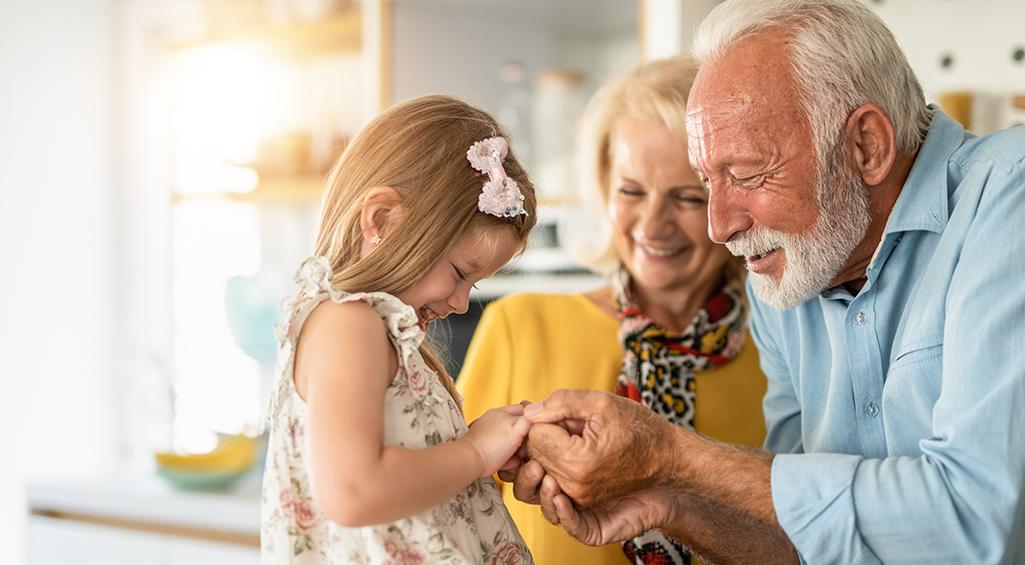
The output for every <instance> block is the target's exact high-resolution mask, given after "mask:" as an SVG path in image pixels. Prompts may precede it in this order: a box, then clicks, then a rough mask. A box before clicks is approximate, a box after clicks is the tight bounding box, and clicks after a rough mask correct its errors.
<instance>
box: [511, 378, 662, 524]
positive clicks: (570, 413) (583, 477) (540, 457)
mask: <svg viewBox="0 0 1025 565" xmlns="http://www.w3.org/2000/svg"><path fill="white" fill-rule="evenodd" d="M524 416H525V417H526V418H527V419H528V420H529V421H530V422H531V423H532V424H533V426H532V427H531V429H530V435H529V438H530V440H529V443H528V445H529V446H530V456H531V458H532V459H535V460H537V461H538V462H539V463H540V464H541V466H542V467H544V469H545V471H546V473H547V474H548V475H550V476H552V478H554V479H555V481H556V482H557V484H558V485H559V487H560V488H561V490H562V491H563V492H564V493H566V494H567V495H569V497H570V498H572V499H573V500H574V501H576V503H577V504H578V505H579V506H581V507H584V508H587V507H591V506H594V505H596V504H599V503H601V502H604V501H606V500H609V499H612V498H618V497H621V496H623V495H625V494H627V493H631V492H634V491H637V490H639V489H643V488H647V487H651V486H656V484H657V483H658V482H659V481H661V480H664V479H666V478H668V471H669V470H668V469H667V468H664V462H665V461H666V460H668V459H669V458H668V457H666V455H667V454H666V453H665V452H666V450H667V449H670V448H671V447H672V445H673V443H672V440H673V438H672V434H673V433H674V430H673V427H672V424H669V423H668V422H667V421H666V420H664V419H662V418H660V417H659V416H658V415H656V414H655V413H654V412H652V411H651V410H648V409H647V408H645V407H643V406H642V405H640V404H639V403H637V402H634V401H632V400H629V399H627V398H623V397H621V396H616V395H614V394H611V393H607V392H599V391H584V390H559V391H555V392H554V393H552V394H551V395H550V396H549V397H548V398H547V399H545V400H544V402H540V403H537V404H533V405H531V406H529V407H527V408H526V409H525V412H524Z"/></svg>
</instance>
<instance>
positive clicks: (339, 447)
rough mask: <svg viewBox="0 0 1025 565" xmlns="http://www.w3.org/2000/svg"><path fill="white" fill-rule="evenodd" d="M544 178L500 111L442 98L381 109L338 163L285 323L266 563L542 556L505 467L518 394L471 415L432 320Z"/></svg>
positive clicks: (515, 240)
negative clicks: (534, 171) (440, 351)
mask: <svg viewBox="0 0 1025 565" xmlns="http://www.w3.org/2000/svg"><path fill="white" fill-rule="evenodd" d="M535 217H536V216H535V197H534V191H533V186H532V185H531V183H530V180H529V179H528V178H527V175H526V173H525V172H524V171H523V169H522V167H521V166H520V164H519V163H518V162H517V161H516V159H515V158H514V157H513V155H512V154H511V153H510V152H509V151H508V147H507V145H506V140H505V138H504V137H503V133H502V131H501V128H500V127H499V126H498V124H496V123H495V121H494V119H492V118H491V117H490V116H489V115H487V114H486V113H484V112H482V111H480V110H477V109H475V108H472V107H470V106H468V105H466V104H465V103H463V102H460V101H458V100H455V99H453V98H449V97H444V96H428V97H423V98H418V99H415V100H412V101H409V102H406V103H404V104H400V105H398V106H395V107H394V108H392V109H390V110H388V111H387V112H385V113H384V114H382V115H381V116H379V117H378V118H376V119H375V120H373V121H372V122H371V123H370V124H369V125H368V126H367V127H366V128H365V129H364V130H363V131H362V132H361V133H360V134H359V135H358V136H357V137H356V138H355V139H354V140H353V141H352V143H351V144H350V145H349V147H348V148H347V149H346V151H345V153H344V154H343V155H342V157H341V159H340V160H339V162H338V163H337V165H336V166H335V169H334V171H333V172H332V174H331V177H330V180H329V189H328V193H327V195H326V197H325V199H324V206H323V212H322V214H321V220H320V229H319V234H318V236H317V243H316V251H315V255H314V257H312V258H310V259H308V260H306V261H305V262H304V263H303V265H302V267H301V268H300V270H299V272H298V273H297V275H296V282H297V283H298V285H299V292H298V294H297V296H296V297H295V298H293V299H291V300H289V301H287V302H286V306H285V307H286V309H287V310H288V321H287V323H286V324H285V326H284V328H282V329H279V342H280V347H279V351H278V379H279V382H278V385H277V388H276V391H275V392H274V394H273V398H272V400H271V414H270V421H271V434H270V444H269V452H268V454H267V468H266V473H265V476H264V483H263V499H262V514H263V516H262V536H261V537H262V546H263V562H264V563H265V564H266V563H275V564H276V563H396V564H397V563H452V564H455V563H485V562H487V563H510V564H511V563H521V562H523V563H531V562H532V559H531V556H530V553H529V552H528V550H527V548H526V546H525V545H524V543H523V540H522V538H521V537H520V534H519V532H518V531H517V530H516V527H515V525H514V524H513V522H512V519H511V518H510V517H509V514H508V512H507V511H506V509H505V506H504V505H503V504H502V498H501V496H500V494H499V492H498V489H497V486H496V485H495V483H494V481H493V480H492V479H491V478H490V476H491V475H492V474H493V473H495V472H496V471H497V470H498V469H500V468H502V467H503V465H505V464H506V463H507V462H508V463H512V459H513V458H514V457H515V453H516V451H517V450H518V448H519V447H520V446H521V444H522V442H523V439H524V437H525V436H526V433H527V431H528V428H529V424H528V423H527V422H526V420H525V419H523V418H522V410H523V409H522V407H521V406H519V405H514V406H507V407H503V408H496V409H493V410H491V411H489V412H488V413H486V414H485V415H483V416H482V417H481V418H479V419H478V420H476V421H475V422H474V423H473V425H472V426H470V427H469V428H468V427H467V425H466V423H465V421H464V420H463V417H462V413H461V412H460V406H459V403H460V399H459V396H458V394H457V393H456V392H455V389H454V386H453V384H452V380H451V379H450V378H449V376H448V374H447V373H446V372H445V369H444V367H443V366H442V364H441V363H440V362H439V360H438V357H437V356H436V355H435V354H434V353H433V352H432V351H431V350H430V349H429V348H428V347H427V346H426V345H425V344H424V343H423V342H424V335H425V330H426V328H427V325H428V324H429V323H430V322H431V321H432V320H435V319H437V318H444V317H445V316H447V315H448V314H450V313H452V312H459V313H462V312H465V311H466V309H467V305H468V300H469V293H470V289H471V287H473V285H474V284H475V283H476V282H477V281H479V280H481V279H483V278H485V277H487V276H489V275H491V274H493V273H494V272H495V271H496V270H498V268H499V267H500V266H502V265H503V264H505V263H506V262H507V261H508V260H509V259H510V258H511V257H512V256H513V255H514V254H515V253H517V252H519V251H520V250H522V248H523V247H524V245H525V244H526V240H527V234H528V232H529V231H530V229H531V227H533V224H534V218H535Z"/></svg>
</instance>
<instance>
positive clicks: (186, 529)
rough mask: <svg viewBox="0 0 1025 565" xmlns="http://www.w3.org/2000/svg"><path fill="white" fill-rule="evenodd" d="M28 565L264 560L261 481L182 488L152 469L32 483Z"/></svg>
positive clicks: (250, 563) (233, 564)
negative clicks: (226, 488) (225, 488)
mask: <svg viewBox="0 0 1025 565" xmlns="http://www.w3.org/2000/svg"><path fill="white" fill-rule="evenodd" d="M28 494H29V497H28V498H29V516H28V528H27V535H26V538H27V539H26V542H27V551H26V556H27V565H150V564H152V565H215V564H216V565H257V564H258V563H259V562H260V548H259V531H260V526H259V524H260V504H259V495H258V493H257V491H256V489H255V488H254V483H253V482H250V483H249V484H248V485H243V486H242V489H241V490H240V491H236V492H229V493H197V492H182V491H177V490H174V489H171V488H170V487H168V486H167V485H166V484H163V483H162V482H160V481H159V480H158V479H157V478H156V477H153V476H148V475H138V476H117V477H113V476H112V477H97V478H95V479H92V480H87V481H77V482H74V483H37V484H33V485H30V486H29V489H28Z"/></svg>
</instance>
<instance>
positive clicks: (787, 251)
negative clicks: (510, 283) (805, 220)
mask: <svg viewBox="0 0 1025 565" xmlns="http://www.w3.org/2000/svg"><path fill="white" fill-rule="evenodd" d="M837 164H838V166H839V170H837V171H836V172H834V173H832V174H830V175H828V176H827V178H825V179H822V178H821V176H820V181H819V185H818V187H817V188H816V194H818V195H819V201H820V203H819V216H818V218H816V221H815V224H814V225H813V226H812V227H811V229H810V230H808V231H806V232H804V233H798V234H788V233H783V232H780V231H777V230H773V229H769V228H760V229H758V230H757V231H749V232H747V233H745V234H743V236H741V237H739V238H737V239H736V240H734V241H730V242H728V243H726V247H727V248H729V250H730V252H731V253H733V254H734V255H737V256H744V257H747V256H751V255H762V254H764V253H767V252H769V251H771V250H773V249H780V250H781V251H782V252H783V258H784V266H783V276H782V277H781V278H780V279H778V280H776V279H773V278H772V277H770V276H768V275H763V274H759V273H750V277H751V286H752V287H754V290H755V293H757V294H758V297H759V298H760V299H761V300H762V301H763V302H765V303H766V304H768V305H769V306H771V307H773V308H776V309H777V310H787V309H790V308H794V307H796V306H798V305H800V304H802V303H804V302H805V301H807V300H808V299H810V298H812V297H814V296H816V295H817V294H819V293H821V292H822V291H823V290H825V289H827V288H828V287H829V282H830V281H832V280H833V279H834V278H835V277H836V275H837V273H839V272H840V269H842V268H843V266H844V265H845V264H846V263H847V260H848V259H849V258H850V256H851V253H852V252H853V251H854V248H855V247H857V246H858V244H859V243H860V242H861V240H862V239H863V238H864V237H865V233H866V232H867V231H868V225H869V223H870V222H871V220H872V216H871V213H870V212H869V204H868V187H866V186H865V185H864V183H863V182H862V180H861V178H860V177H859V176H857V175H856V174H854V172H853V171H852V170H850V168H849V167H848V166H847V165H846V164H845V163H842V161H841V162H838V163H837ZM823 180H824V181H825V182H823Z"/></svg>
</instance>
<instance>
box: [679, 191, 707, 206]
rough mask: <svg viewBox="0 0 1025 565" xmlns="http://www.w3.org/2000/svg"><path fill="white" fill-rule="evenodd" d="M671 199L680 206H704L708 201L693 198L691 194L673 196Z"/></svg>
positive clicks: (698, 197)
mask: <svg viewBox="0 0 1025 565" xmlns="http://www.w3.org/2000/svg"><path fill="white" fill-rule="evenodd" d="M673 198H674V199H675V200H676V201H677V202H679V203H681V204H696V205H699V206H704V205H705V204H708V200H706V199H704V198H702V197H700V196H694V195H692V194H680V195H677V196H674V197H673Z"/></svg>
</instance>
